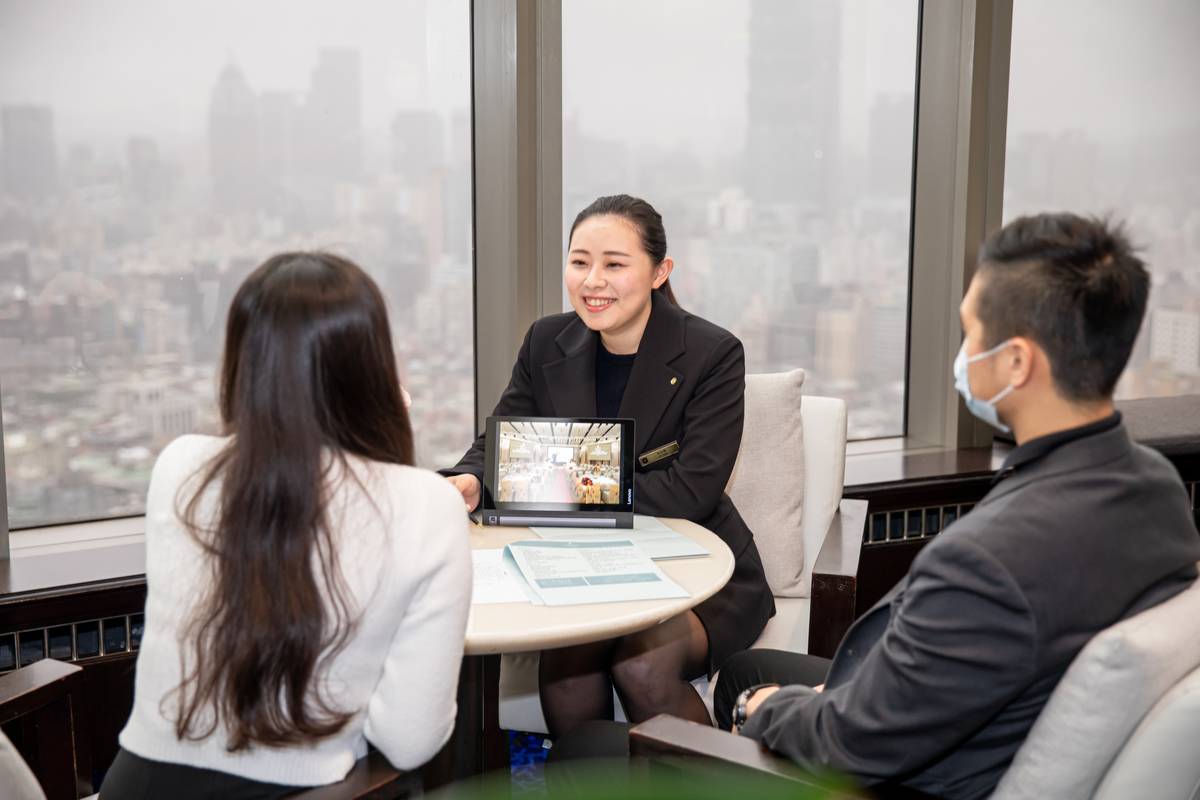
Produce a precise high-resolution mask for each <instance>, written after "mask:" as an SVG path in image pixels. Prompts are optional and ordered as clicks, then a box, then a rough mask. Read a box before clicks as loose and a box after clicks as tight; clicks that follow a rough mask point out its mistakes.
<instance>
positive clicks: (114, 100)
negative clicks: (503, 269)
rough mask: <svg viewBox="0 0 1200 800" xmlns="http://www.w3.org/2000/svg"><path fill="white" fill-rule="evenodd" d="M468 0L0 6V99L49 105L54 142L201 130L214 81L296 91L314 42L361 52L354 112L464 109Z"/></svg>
mask: <svg viewBox="0 0 1200 800" xmlns="http://www.w3.org/2000/svg"><path fill="white" fill-rule="evenodd" d="M469 25H470V22H469V14H468V3H467V0H388V2H379V0H337V2H316V1H315V0H189V1H188V2H182V1H181V0H46V2H40V1H39V0H0V102H3V103H12V102H36V103H48V104H50V105H52V106H53V107H54V109H55V116H56V125H57V126H58V130H59V133H60V136H59V145H60V147H61V146H63V145H64V144H69V143H71V141H73V140H75V139H89V140H94V139H96V138H106V137H115V138H117V139H119V140H123V138H124V137H125V136H127V135H129V134H131V133H140V134H148V135H151V136H154V137H156V138H160V139H164V140H167V141H171V140H174V139H177V138H180V137H182V138H185V139H187V138H195V137H197V136H199V137H203V136H204V135H206V129H207V114H208V102H209V96H210V95H211V92H212V88H213V85H214V84H215V82H216V79H217V75H218V74H219V73H220V71H221V69H222V67H224V66H225V64H226V63H228V62H229V61H231V60H232V61H233V62H234V63H235V64H237V65H238V66H239V67H241V69H242V71H243V72H244V73H245V75H246V79H247V81H248V82H249V84H250V87H251V88H252V89H253V90H255V91H262V90H264V89H283V90H294V91H297V92H299V91H302V90H304V89H305V88H307V86H308V81H309V75H310V73H311V72H312V69H313V67H314V65H315V64H316V60H317V50H318V49H319V48H321V47H354V48H358V49H359V50H360V51H361V53H362V59H363V61H362V71H363V114H364V117H365V119H364V124H365V125H366V127H367V129H368V130H369V131H375V132H382V131H385V130H386V129H387V126H388V124H389V123H390V120H391V116H392V114H394V113H395V111H396V110H397V109H399V108H412V107H422V108H424V107H430V106H432V107H435V108H439V109H442V110H449V109H452V108H466V107H467V106H468V104H469V102H470V45H469V41H470V40H469Z"/></svg>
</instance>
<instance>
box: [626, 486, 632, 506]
mask: <svg viewBox="0 0 1200 800" xmlns="http://www.w3.org/2000/svg"><path fill="white" fill-rule="evenodd" d="M625 502H626V503H633V489H630V490H629V499H628V500H626V501H625Z"/></svg>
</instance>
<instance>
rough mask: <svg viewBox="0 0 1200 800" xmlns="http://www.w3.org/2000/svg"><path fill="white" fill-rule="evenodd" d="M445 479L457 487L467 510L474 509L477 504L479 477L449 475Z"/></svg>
mask: <svg viewBox="0 0 1200 800" xmlns="http://www.w3.org/2000/svg"><path fill="white" fill-rule="evenodd" d="M446 480H448V481H450V482H451V483H453V484H454V488H455V489H458V492H459V494H461V495H462V498H463V502H464V503H465V504H466V506H467V511H474V510H475V506H477V505H479V478H476V477H475V476H474V475H449V476H447V477H446Z"/></svg>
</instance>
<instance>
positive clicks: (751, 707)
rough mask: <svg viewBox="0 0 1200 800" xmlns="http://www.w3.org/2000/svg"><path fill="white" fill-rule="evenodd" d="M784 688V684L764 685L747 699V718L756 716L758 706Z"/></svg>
mask: <svg viewBox="0 0 1200 800" xmlns="http://www.w3.org/2000/svg"><path fill="white" fill-rule="evenodd" d="M782 688H783V687H782V686H764V687H763V688H761V689H759V690H758V691H757V692H755V693H754V694H752V695H750V697H749V699H747V700H746V719H750V717H752V716H754V712H755V711H757V710H758V707H759V706H761V705H762V704H763V701H764V700H766V699H767V698H768V697H770V696H771V695H773V694H775V693H776V692H778V691H779V690H780V689H782Z"/></svg>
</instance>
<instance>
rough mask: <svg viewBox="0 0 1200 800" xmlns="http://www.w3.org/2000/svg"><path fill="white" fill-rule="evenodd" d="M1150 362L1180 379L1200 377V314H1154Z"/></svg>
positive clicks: (1161, 311) (1179, 311)
mask: <svg viewBox="0 0 1200 800" xmlns="http://www.w3.org/2000/svg"><path fill="white" fill-rule="evenodd" d="M1150 360H1151V361H1156V362H1159V363H1162V364H1166V365H1168V366H1169V367H1170V368H1171V371H1172V372H1175V373H1177V374H1180V375H1200V312H1197V311H1192V310H1185V309H1174V308H1155V309H1153V310H1152V311H1151V312H1150Z"/></svg>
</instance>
